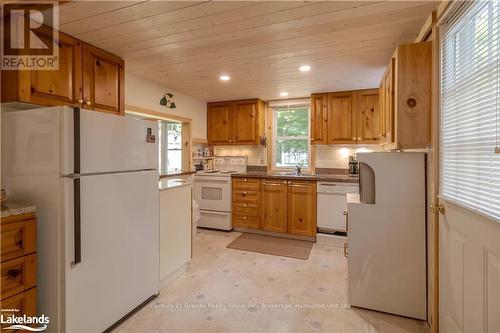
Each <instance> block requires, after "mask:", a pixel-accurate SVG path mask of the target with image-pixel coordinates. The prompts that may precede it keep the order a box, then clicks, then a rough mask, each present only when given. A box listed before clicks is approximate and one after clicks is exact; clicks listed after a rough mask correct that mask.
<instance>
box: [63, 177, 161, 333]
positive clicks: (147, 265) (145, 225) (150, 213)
mask: <svg viewBox="0 0 500 333" xmlns="http://www.w3.org/2000/svg"><path fill="white" fill-rule="evenodd" d="M66 181H67V182H70V183H71V182H72V180H70V179H67V180H66ZM80 182H81V185H80V187H81V200H80V201H81V262H80V263H79V264H77V265H76V266H74V267H71V262H72V261H73V258H74V245H75V243H74V228H73V219H72V218H66V221H67V222H66V224H65V227H66V230H65V234H66V242H65V248H66V251H65V253H66V258H65V267H66V269H65V286H66V288H65V309H66V311H65V321H66V325H65V328H66V329H65V331H66V332H102V331H103V330H104V329H106V328H108V327H109V326H111V325H112V324H114V323H115V322H116V321H118V320H119V319H120V318H122V317H123V316H125V315H126V314H127V313H128V312H130V311H131V310H133V309H134V308H135V307H136V306H138V305H139V304H141V303H142V302H143V301H145V300H146V299H147V298H149V297H150V296H152V295H153V294H155V293H157V292H158V290H159V190H158V173H157V171H147V172H146V171H145V172H129V173H117V174H105V175H94V176H84V177H81V180H80ZM68 185H70V184H68ZM67 188H69V189H71V188H72V187H71V186H68V187H67ZM71 201H72V200H70V202H71ZM71 208H72V207H67V209H66V213H67V216H70V217H71V216H72V212H71Z"/></svg>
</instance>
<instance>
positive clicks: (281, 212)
mask: <svg viewBox="0 0 500 333" xmlns="http://www.w3.org/2000/svg"><path fill="white" fill-rule="evenodd" d="M287 187H288V185H287V181H285V180H280V179H275V180H263V181H262V196H261V202H262V204H261V207H262V212H261V218H260V221H261V229H263V230H266V231H273V232H287V229H288V223H287Z"/></svg>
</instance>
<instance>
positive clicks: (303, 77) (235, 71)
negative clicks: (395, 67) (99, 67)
mask: <svg viewBox="0 0 500 333" xmlns="http://www.w3.org/2000/svg"><path fill="white" fill-rule="evenodd" d="M438 5H439V2H437V1H326V2H325V1H323V2H316V1H258V2H246V1H245V2H242V1H177V2H174V1H77V2H75V1H72V2H68V3H65V4H63V5H62V6H61V7H60V30H61V31H63V32H66V33H68V34H70V35H72V36H75V37H77V38H80V39H82V40H84V41H86V42H89V43H91V44H94V45H96V46H98V47H100V48H102V49H104V50H107V51H109V52H112V53H115V54H117V55H119V56H121V57H123V58H124V59H125V68H126V71H127V72H129V73H132V74H135V75H137V76H139V77H143V78H145V79H148V80H151V81H153V82H156V83H158V84H160V85H163V86H165V87H169V88H171V89H174V90H177V91H179V92H182V93H185V94H187V95H191V96H194V97H197V98H200V99H203V100H206V101H217V100H228V99H240V98H254V97H258V98H262V99H263V100H274V99H280V98H282V97H280V95H279V93H280V92H281V91H287V92H288V94H289V95H288V98H293V97H304V96H309V95H310V94H311V93H313V92H325V91H341V90H349V89H363V88H374V87H378V84H379V81H380V78H381V77H382V74H383V71H384V69H385V67H386V65H387V64H388V62H389V59H390V57H391V55H392V53H393V51H394V48H395V46H396V45H397V44H399V43H404V42H411V41H413V40H414V39H415V38H416V36H417V34H418V32H419V30H420V28H421V26H422V25H423V23H424V21H425V20H426V18H427V17H428V16H429V15H430V13H431V12H432V11H433V10H434V9H435V8H437V6H438ZM304 64H308V65H310V66H311V70H310V71H309V72H307V73H302V72H300V71H299V70H298V68H299V66H301V65H304ZM221 74H227V75H229V76H230V77H231V80H230V81H228V82H222V81H220V80H219V76H220V75H221Z"/></svg>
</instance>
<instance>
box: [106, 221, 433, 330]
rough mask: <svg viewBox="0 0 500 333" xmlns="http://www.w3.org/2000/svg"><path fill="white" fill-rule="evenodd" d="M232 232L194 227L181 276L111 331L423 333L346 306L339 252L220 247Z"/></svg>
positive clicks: (410, 324) (413, 325)
mask: <svg viewBox="0 0 500 333" xmlns="http://www.w3.org/2000/svg"><path fill="white" fill-rule="evenodd" d="M238 235H239V233H236V232H223V231H209V230H200V231H199V232H198V234H197V235H196V237H195V242H194V253H193V260H192V261H191V263H190V264H189V267H188V269H187V271H186V272H184V273H182V275H180V276H178V277H177V278H176V279H174V280H173V281H172V282H171V283H170V284H168V286H167V287H165V288H163V289H162V290H161V292H160V295H159V296H158V297H157V298H156V299H155V300H153V301H152V302H151V303H150V304H148V305H146V306H145V307H144V308H143V309H141V310H140V311H139V312H137V313H135V314H134V315H133V316H132V317H130V318H129V319H128V320H127V321H125V322H124V323H123V324H122V325H120V326H119V327H117V329H115V332H121V333H125V332H176V333H177V332H178V333H180V332H185V333H195V332H203V333H212V332H234V333H244V332H245V333H246V332H248V333H250V332H272V333H277V332H300V333H302V332H329V333H333V332H345V333H347V332H352V333H364V332H367V333H368V332H370V333H372V332H384V333H386V332H387V333H390V332H394V333H404V332H415V333H424V332H429V329H428V325H427V323H425V322H421V321H417V320H413V319H408V318H403V317H398V316H393V315H389V314H385V313H380V312H375V311H370V310H363V309H357V308H348V307H346V304H347V259H345V258H344V257H343V253H342V249H341V248H335V247H329V246H321V245H316V244H315V245H314V246H313V249H312V251H311V255H310V257H309V260H299V259H292V258H283V257H277V256H272V255H266V254H259V253H252V252H243V251H240V250H232V249H227V248H226V245H227V244H229V243H230V242H231V241H232V240H233V239H234V238H236V237H237V236H238Z"/></svg>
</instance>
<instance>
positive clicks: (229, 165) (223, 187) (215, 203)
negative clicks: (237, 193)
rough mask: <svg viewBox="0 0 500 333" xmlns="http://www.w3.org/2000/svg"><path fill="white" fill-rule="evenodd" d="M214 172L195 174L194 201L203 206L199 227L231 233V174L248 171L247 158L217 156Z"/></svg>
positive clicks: (214, 161)
mask: <svg viewBox="0 0 500 333" xmlns="http://www.w3.org/2000/svg"><path fill="white" fill-rule="evenodd" d="M213 167H214V170H207V171H200V172H197V173H196V174H195V175H194V199H195V200H196V202H197V203H198V205H199V207H200V214H201V218H200V220H198V226H199V227H204V228H212V229H220V230H228V231H229V230H231V229H232V228H233V227H232V223H231V192H232V190H231V174H234V173H241V172H246V170H247V157H246V156H215V157H214V159H213Z"/></svg>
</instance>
